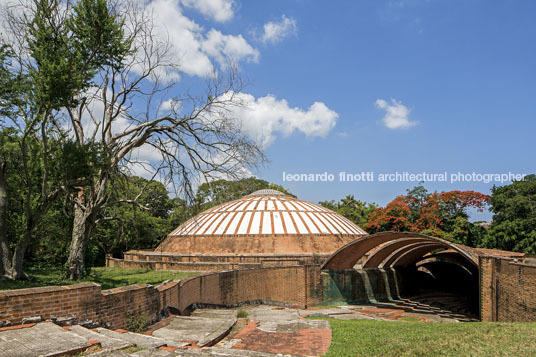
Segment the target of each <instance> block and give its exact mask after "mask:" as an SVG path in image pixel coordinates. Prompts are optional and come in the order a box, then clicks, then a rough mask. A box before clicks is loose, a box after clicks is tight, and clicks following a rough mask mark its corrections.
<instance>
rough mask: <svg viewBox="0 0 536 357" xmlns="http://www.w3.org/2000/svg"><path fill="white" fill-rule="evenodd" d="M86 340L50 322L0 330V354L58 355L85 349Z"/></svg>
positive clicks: (23, 356)
mask: <svg viewBox="0 0 536 357" xmlns="http://www.w3.org/2000/svg"><path fill="white" fill-rule="evenodd" d="M88 347H91V344H90V343H88V341H87V340H86V339H85V338H83V337H80V336H78V335H77V334H74V333H72V332H70V331H67V330H65V329H64V328H62V327H60V326H58V325H55V324H54V323H52V322H41V323H38V324H36V325H34V326H31V327H24V328H15V329H10V330H5V331H1V332H0V356H2V357H4V356H6V357H18V356H20V357H27V356H59V355H65V354H75V353H79V352H83V351H85V350H86V349H87V348H88Z"/></svg>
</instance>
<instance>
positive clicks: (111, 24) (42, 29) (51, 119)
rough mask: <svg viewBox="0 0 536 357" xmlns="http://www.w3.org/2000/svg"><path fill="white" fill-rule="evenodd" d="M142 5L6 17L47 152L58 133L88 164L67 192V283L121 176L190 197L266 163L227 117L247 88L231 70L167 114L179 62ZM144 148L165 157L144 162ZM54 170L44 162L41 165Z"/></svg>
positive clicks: (80, 270)
mask: <svg viewBox="0 0 536 357" xmlns="http://www.w3.org/2000/svg"><path fill="white" fill-rule="evenodd" d="M144 6H145V3H143V2H138V1H134V0H132V1H128V0H127V1H121V2H119V1H117V2H111V1H105V0H78V1H75V2H67V3H61V6H60V2H59V0H35V1H34V2H33V4H32V6H30V7H28V8H24V9H23V10H24V11H23V15H22V17H20V16H19V17H18V18H17V15H16V14H17V11H11V9H14V8H11V9H7V10H6V11H5V12H4V14H5V13H9V14H11V15H10V16H8V20H10V19H14V21H11V22H9V21H8V23H10V24H11V34H10V35H11V37H14V38H16V39H17V41H14V42H15V44H16V45H19V47H21V48H19V49H17V50H20V52H21V53H24V54H25V55H26V56H27V57H24V56H21V57H20V58H19V62H20V63H19V65H20V66H19V67H21V68H23V69H24V71H25V73H26V74H28V76H29V78H30V79H31V81H30V82H31V84H32V85H31V90H29V91H28V92H27V93H28V95H29V96H30V97H29V98H30V99H33V102H32V103H33V105H32V108H33V109H34V112H35V113H37V114H38V115H37V116H36V117H35V122H36V123H39V124H41V123H47V124H50V127H49V126H47V125H43V126H40V127H41V128H44V129H45V130H44V131H43V134H40V136H41V137H42V139H43V145H44V147H46V141H47V140H48V138H49V137H50V135H48V131H49V130H51V128H56V129H57V130H58V131H59V133H58V134H57V137H56V139H57V140H60V141H61V142H62V143H64V145H63V147H66V148H67V147H69V148H71V149H73V152H74V153H75V154H76V155H74V156H78V157H80V156H81V157H82V158H83V162H84V163H85V162H87V163H89V166H87V168H88V170H87V171H86V172H87V173H89V174H87V175H86V173H84V177H72V178H73V179H75V180H77V181H78V184H77V185H73V186H70V187H65V189H64V192H66V193H67V194H68V197H69V199H70V202H72V210H73V214H72V217H73V225H72V233H71V234H72V236H71V244H70V248H69V257H68V262H67V268H68V277H69V278H70V279H79V278H81V277H82V276H83V275H84V274H85V272H86V269H85V265H86V262H85V258H86V251H87V248H88V245H89V242H90V239H91V235H92V232H93V231H94V229H95V227H96V225H97V223H99V222H102V220H101V218H100V217H101V213H102V212H101V211H102V210H105V209H107V208H108V207H109V205H110V202H113V201H110V189H109V188H110V185H111V184H112V181H113V179H114V177H115V176H117V175H118V174H120V173H126V172H128V171H129V170H132V169H133V167H136V165H138V166H137V167H138V168H139V165H141V166H150V171H152V172H153V173H154V175H155V177H156V176H157V175H159V176H160V177H161V178H165V179H166V180H167V182H168V183H169V184H170V185H173V186H174V188H175V189H176V192H178V193H181V194H182V195H183V196H184V197H187V198H188V199H191V198H192V197H193V185H192V181H193V180H195V179H197V178H198V177H199V176H201V177H204V178H206V179H207V180H211V179H213V178H214V177H221V175H222V174H223V175H225V176H228V177H231V178H236V177H237V172H238V170H237V169H238V168H240V167H254V166H255V165H256V164H257V163H258V162H259V161H262V160H263V158H264V156H263V154H262V152H261V150H260V149H259V147H258V146H257V144H256V143H255V142H253V141H252V140H251V138H249V137H248V136H247V135H245V134H244V133H243V132H242V131H241V128H240V127H239V123H237V121H236V120H235V119H234V118H232V117H230V116H229V113H230V111H229V110H228V108H229V106H234V105H240V102H239V98H237V96H236V95H235V93H237V92H239V91H240V90H241V82H240V80H239V78H238V77H237V75H236V70H235V69H234V67H232V66H229V67H228V71H218V74H217V75H214V76H213V78H211V79H210V81H209V83H208V84H209V85H208V88H207V91H206V93H203V94H201V95H199V96H197V97H196V96H193V95H191V94H190V93H188V95H187V96H185V97H186V98H187V99H186V100H181V99H178V98H175V100H174V101H173V103H174V105H172V106H171V108H169V109H166V110H163V109H162V108H161V106H160V103H161V102H162V101H164V100H167V99H168V97H167V95H169V92H168V90H170V89H171V88H175V85H176V83H175V82H173V81H170V76H168V73H169V72H170V71H175V70H176V69H177V67H178V64H177V59H176V58H172V57H171V53H172V52H171V51H170V48H171V46H172V45H171V44H170V43H169V42H166V41H165V40H163V41H162V40H160V38H159V37H158V36H157V34H156V29H155V19H153V18H152V17H151V13H150V11H148V10H147V9H146V8H144ZM10 11H11V12H10ZM20 24H25V25H23V26H19V25H20ZM126 29H128V30H126ZM32 123H33V122H32ZM88 123H89V125H88ZM69 142H71V143H73V144H74V145H68V144H69ZM73 146H74V148H73ZM142 147H143V148H149V149H152V150H154V151H155V152H157V153H158V154H159V155H160V156H161V160H155V161H154V162H151V163H147V162H139V161H138V160H137V152H138V150H139V149H140V148H142ZM45 151H47V150H45ZM44 157H46V156H44ZM91 157H94V158H95V159H96V160H89V158H91ZM49 164H50V161H46V162H45V161H44V162H43V165H44V167H45V168H46V167H47V166H48V165H49ZM71 172H78V171H71ZM45 176H47V175H45ZM72 187H75V188H76V189H72ZM134 199H135V197H131V198H129V200H134ZM123 203H124V202H120V203H118V204H123Z"/></svg>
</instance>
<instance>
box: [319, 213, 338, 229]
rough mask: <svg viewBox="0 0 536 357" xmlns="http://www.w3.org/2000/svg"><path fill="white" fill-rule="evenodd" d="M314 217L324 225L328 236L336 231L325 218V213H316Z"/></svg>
mask: <svg viewBox="0 0 536 357" xmlns="http://www.w3.org/2000/svg"><path fill="white" fill-rule="evenodd" d="M316 216H317V217H318V219H319V220H320V221H321V222H322V223H323V224H324V226H325V227H326V229H327V230H328V232H329V233H330V234H333V233H335V232H337V229H336V228H335V227H334V226H333V224H331V222H330V221H329V220H328V219H327V218H326V216H327V213H316Z"/></svg>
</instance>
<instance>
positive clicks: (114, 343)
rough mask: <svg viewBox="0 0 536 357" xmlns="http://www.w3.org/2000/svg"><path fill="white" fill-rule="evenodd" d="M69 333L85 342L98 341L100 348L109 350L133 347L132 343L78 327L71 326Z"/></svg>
mask: <svg viewBox="0 0 536 357" xmlns="http://www.w3.org/2000/svg"><path fill="white" fill-rule="evenodd" d="M69 331H70V332H73V333H75V334H77V335H79V336H81V337H84V338H85V339H86V340H87V341H99V343H100V345H101V347H102V348H105V349H109V350H120V349H122V348H127V347H130V346H134V344H133V343H132V342H128V341H125V340H122V339H118V338H114V337H110V336H107V335H105V334H102V333H98V332H95V331H92V330H90V329H87V328H85V327H82V326H80V325H74V326H71V328H70V329H69Z"/></svg>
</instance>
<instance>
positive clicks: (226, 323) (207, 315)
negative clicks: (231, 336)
mask: <svg viewBox="0 0 536 357" xmlns="http://www.w3.org/2000/svg"><path fill="white" fill-rule="evenodd" d="M235 323H236V316H235V313H234V311H228V310H220V311H218V312H216V311H207V312H203V311H199V312H198V313H197V314H194V315H193V316H175V317H174V318H173V320H172V321H171V322H170V323H169V324H168V325H167V326H164V327H162V328H159V329H157V330H155V331H153V333H152V335H153V336H155V337H159V338H161V339H163V340H164V341H166V343H167V344H168V345H170V346H175V347H181V346H185V345H188V344H193V343H195V344H196V345H198V346H199V347H205V346H212V345H214V344H215V343H216V342H218V341H220V340H221V339H222V338H223V337H225V336H227V334H228V333H229V331H230V330H231V328H232V327H233V326H234V324H235Z"/></svg>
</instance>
